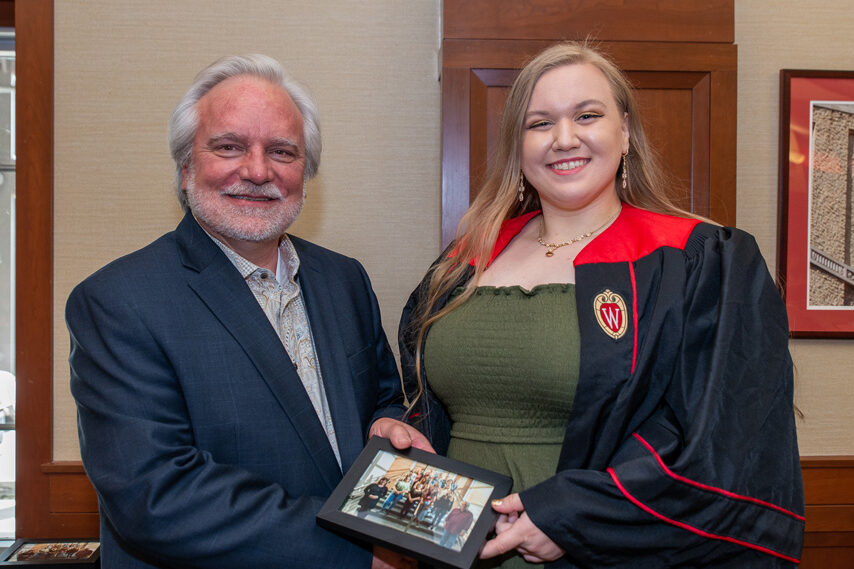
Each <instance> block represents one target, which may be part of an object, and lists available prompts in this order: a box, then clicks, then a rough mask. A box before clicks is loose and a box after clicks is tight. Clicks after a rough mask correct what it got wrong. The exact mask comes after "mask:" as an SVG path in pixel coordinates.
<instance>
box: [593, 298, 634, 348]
mask: <svg viewBox="0 0 854 569" xmlns="http://www.w3.org/2000/svg"><path fill="white" fill-rule="evenodd" d="M593 311H594V312H595V313H596V322H598V323H599V327H600V328H602V331H603V332H605V333H606V334H608V335H609V336H611V337H612V338H614V339H615V340H619V339H620V338H622V337H623V335H624V334H625V333H626V329H627V328H628V326H629V323H628V320H629V319H628V314H626V301H625V300H623V297H622V296H620V295H619V294H617V293H616V292H611V290H610V289H606V290H605V292H602V293H600V294H597V295H596V297H595V298H594V299H593Z"/></svg>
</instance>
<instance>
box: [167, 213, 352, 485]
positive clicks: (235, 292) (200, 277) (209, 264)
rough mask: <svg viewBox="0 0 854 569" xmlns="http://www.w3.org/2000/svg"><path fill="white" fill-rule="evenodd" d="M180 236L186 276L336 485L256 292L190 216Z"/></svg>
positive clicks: (318, 432) (330, 457)
mask: <svg viewBox="0 0 854 569" xmlns="http://www.w3.org/2000/svg"><path fill="white" fill-rule="evenodd" d="M178 238H179V242H180V243H181V244H182V247H183V249H182V256H183V261H184V265H185V266H186V267H188V268H189V269H191V272H190V273H189V275H188V279H187V282H188V284H189V286H190V288H191V289H193V291H194V292H195V293H196V294H197V295H198V296H199V298H201V300H202V301H203V302H204V303H205V305H206V306H207V307H208V309H210V311H211V312H213V313H214V315H215V316H216V317H217V319H218V320H219V321H220V322H221V323H222V325H223V326H224V327H225V328H226V329H227V330H228V331H229V333H230V334H231V335H232V337H233V338H234V339H235V341H237V342H238V343H239V344H240V346H241V347H242V348H243V350H244V351H245V352H246V354H247V356H248V357H249V358H250V359H251V360H252V362H253V364H254V365H255V368H256V369H257V371H258V373H259V374H260V375H261V377H262V378H263V379H264V381H265V382H266V383H267V385H268V386H269V388H270V391H272V393H273V396H274V397H275V398H276V400H277V401H278V402H279V404H280V405H281V406H282V409H283V410H284V412H285V414H286V415H287V417H288V419H289V420H290V421H291V423H292V424H293V426H294V429H295V430H296V432H297V433H299V436H300V438H301V439H302V442H303V444H304V445H305V448H306V450H307V451H308V453H309V454H310V455H311V456H312V458H313V459H314V461H315V463H316V464H317V467H318V470H319V471H320V472H321V474H322V476H323V477H324V479H325V480H326V482H327V483H328V484H329V487H330V488H334V487H335V486H336V484H337V483H338V481H339V480H340V478H341V474H340V470H339V467H338V462H337V461H336V460H335V455H334V454H333V453H332V447H330V445H329V441H328V439H327V438H326V433H325V432H324V430H323V427H322V426H321V424H320V420H319V419H318V418H317V414H316V413H315V411H314V407H313V406H312V404H311V401H310V400H309V398H308V395H307V394H306V392H305V388H304V387H303V385H302V382H301V381H300V378H299V375H298V374H297V372H296V368H294V365H293V364H292V363H291V361H290V358H289V357H288V354H287V352H286V351H285V348H284V346H282V342H281V340H279V337H278V335H277V334H276V332H275V330H273V327H272V326H271V325H270V324H269V322H268V320H267V317H266V316H265V315H264V311H263V310H261V307H260V306H259V305H258V302H257V301H256V300H255V297H254V296H253V295H252V291H250V290H249V287H248V286H247V285H246V282H245V281H244V280H243V278H242V277H241V276H240V274H239V273H238V271H237V270H236V269H235V267H234V265H232V264H231V261H229V260H228V258H227V257H226V256H225V254H223V253H222V251H220V250H219V247H217V245H216V244H215V243H214V242H213V241H211V239H210V237H208V235H207V234H206V233H205V232H204V230H202V228H201V227H199V225H198V224H197V223H196V221H195V220H194V219H193V218H192V216H191V215H190V214H187V216H185V218H184V221H182V222H181V225H179V226H178ZM259 323H260V325H259Z"/></svg>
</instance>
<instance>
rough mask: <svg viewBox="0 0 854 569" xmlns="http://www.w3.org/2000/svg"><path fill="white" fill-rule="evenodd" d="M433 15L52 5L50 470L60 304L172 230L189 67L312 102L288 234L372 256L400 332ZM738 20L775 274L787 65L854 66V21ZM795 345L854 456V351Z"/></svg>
mask: <svg viewBox="0 0 854 569" xmlns="http://www.w3.org/2000/svg"><path fill="white" fill-rule="evenodd" d="M440 4H441V3H440V0H405V1H404V0H371V1H370V2H364V1H350V0H315V1H313V2H297V1H290V2H285V1H284V0H282V1H280V2H275V3H270V2H263V1H261V0H248V1H244V2H240V3H238V4H235V3H233V2H214V1H211V0H192V1H190V0H184V1H182V2H172V1H171V0H147V1H139V0H86V1H83V0H61V1H59V2H57V3H56V166H55V180H56V187H55V212H56V213H55V230H56V235H55V255H56V259H55V285H54V286H55V291H54V293H55V311H56V318H55V340H56V346H55V372H54V375H55V386H56V387H55V394H56V397H55V403H54V406H55V416H56V417H55V422H54V457H55V459H57V460H75V459H77V458H79V452H78V448H77V439H76V430H75V419H74V404H73V401H72V400H71V398H70V395H69V394H68V369H67V364H66V359H67V357H68V337H67V333H66V332H65V325H64V322H63V318H62V314H63V307H64V304H65V299H66V298H67V296H68V293H69V291H70V290H71V288H72V287H73V286H74V284H76V283H77V282H79V281H80V280H82V279H83V278H84V277H85V276H86V275H88V274H89V273H91V272H92V271H94V270H96V269H97V268H98V267H100V266H101V265H103V264H104V263H106V262H108V261H109V260H111V259H113V258H115V257H117V256H119V255H121V254H124V253H127V252H130V251H132V250H134V249H136V248H138V247H140V246H142V245H144V244H146V243H148V242H149V241H151V240H152V239H154V238H156V237H157V236H158V235H160V234H161V233H163V232H165V231H168V230H170V229H172V228H173V227H174V225H175V224H176V223H177V221H178V219H179V217H180V213H179V209H178V207H177V205H176V204H175V202H174V199H173V198H172V194H171V184H172V164H171V162H170V160H169V157H168V152H167V148H166V134H165V131H166V120H167V118H168V115H169V113H170V112H171V109H172V107H173V105H174V104H175V102H176V101H177V100H178V98H179V97H180V96H181V94H182V93H183V92H184V91H185V90H186V88H187V86H188V84H189V82H190V80H191V78H192V76H193V75H194V74H195V72H196V71H198V70H199V69H200V68H202V67H203V66H204V65H206V64H207V63H209V62H211V61H212V60H213V59H215V58H216V57H218V56H220V55H224V54H226V53H248V52H255V51H259V52H264V53H268V54H269V55H272V56H274V57H276V58H278V59H280V60H281V61H282V62H283V63H284V64H285V65H286V67H288V68H289V69H290V70H291V72H292V73H293V74H294V75H295V76H296V77H298V78H299V79H301V80H302V81H303V82H305V83H306V84H307V85H308V86H309V87H310V88H311V89H312V91H313V92H314V93H315V95H316V97H317V98H318V100H319V103H320V108H321V115H322V119H323V129H324V146H325V148H324V154H323V161H322V165H321V174H320V176H319V177H318V178H317V179H316V180H314V181H313V182H312V183H311V184H310V186H309V196H308V201H307V204H306V209H305V211H304V212H303V214H302V216H301V217H300V219H299V221H298V222H297V224H296V225H295V227H294V228H293V230H294V232H295V233H297V234H299V235H302V236H304V237H307V238H309V239H312V240H314V241H317V242H319V243H321V244H323V245H326V246H329V247H331V248H333V249H337V250H339V251H342V252H345V253H347V254H350V255H353V256H355V257H357V258H359V259H361V260H362V261H363V262H364V264H365V266H366V267H367V269H368V272H369V273H370V275H371V277H372V279H373V282H374V287H375V289H376V290H377V294H378V296H379V299H380V303H381V306H382V309H383V313H384V323H385V326H386V330H387V331H388V332H390V333H392V334H393V333H394V329H395V327H396V322H397V318H398V312H399V310H400V307H401V306H402V304H403V302H404V300H405V297H406V295H407V294H408V293H409V291H410V289H411V288H412V287H413V286H414V285H415V284H416V282H417V280H418V279H419V277H420V276H421V274H422V273H423V271H424V270H425V268H426V266H427V265H428V264H429V262H430V261H431V260H432V258H433V257H434V256H435V254H436V252H437V251H438V247H439V215H440V213H439V211H440V210H439V207H440V202H439V187H440V177H439V174H440V171H439V103H440V91H439V83H438V81H437V69H438V47H439V34H440V27H439V26H440V12H441V5H440ZM235 6H239V8H237V9H235ZM271 6H275V9H271ZM735 15H736V43H737V44H738V45H739V85H738V87H739V96H738V112H739V126H738V211H739V216H738V225H739V226H740V227H742V228H744V229H746V230H748V231H750V232H752V233H753V234H754V235H756V237H757V240H758V241H759V244H760V247H761V248H762V251H763V253H764V254H765V256H766V258H767V259H768V262H769V266H770V268H771V270H772V271H773V270H774V259H775V254H776V231H777V212H776V203H777V137H778V132H777V129H778V100H779V87H778V84H779V69H780V68H826V69H832V68H837V69H852V68H854V60H852V58H851V55H850V54H852V53H854V36H852V34H851V33H850V30H851V27H852V24H854V21H852V16H851V12H850V6H849V5H848V2H846V1H844V0H834V1H828V0H807V1H805V0H785V1H783V2H780V1H772V0H736V14H735ZM185 21H186V22H192V24H184V23H182V22H185ZM827 38H834V40H833V42H828V41H826V40H827ZM791 347H792V354H793V357H794V359H795V363H796V366H797V372H798V387H797V403H798V405H799V406H800V408H801V409H802V410H803V412H804V413H805V415H806V417H805V419H804V420H803V421H802V422H800V425H799V427H800V440H801V451H802V453H803V454H805V455H814V454H854V421H851V420H850V419H849V415H850V413H851V409H852V408H854V395H851V393H852V391H854V390H852V389H851V385H850V383H851V382H852V381H854V378H852V377H851V375H852V374H851V372H850V370H851V369H854V349H852V348H854V343H852V341H843V340H835V341H834V340H793V341H792V346H791Z"/></svg>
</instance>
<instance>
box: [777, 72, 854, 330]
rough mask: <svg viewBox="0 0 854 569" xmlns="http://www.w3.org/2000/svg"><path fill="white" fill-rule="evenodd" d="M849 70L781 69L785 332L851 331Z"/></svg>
mask: <svg viewBox="0 0 854 569" xmlns="http://www.w3.org/2000/svg"><path fill="white" fill-rule="evenodd" d="M852 178H854V71H822V70H805V69H782V70H780V158H779V186H780V187H779V206H778V225H777V233H778V244H777V283H778V285H779V287H780V290H781V291H782V293H783V297H784V299H785V302H786V310H787V312H788V316H789V328H790V330H791V335H792V337H796V338H797V337H802V338H852V337H854V225H852V224H854V180H853V179H852Z"/></svg>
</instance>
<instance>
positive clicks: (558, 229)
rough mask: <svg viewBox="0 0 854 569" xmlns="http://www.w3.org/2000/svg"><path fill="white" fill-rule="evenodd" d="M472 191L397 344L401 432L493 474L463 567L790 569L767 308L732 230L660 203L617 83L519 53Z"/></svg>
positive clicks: (781, 433) (551, 56) (787, 439)
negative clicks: (485, 529) (495, 493)
mask: <svg viewBox="0 0 854 569" xmlns="http://www.w3.org/2000/svg"><path fill="white" fill-rule="evenodd" d="M477 190H478V191H477V192H476V197H475V199H474V201H473V203H472V205H471V207H470V208H469V210H468V212H467V213H466V214H465V215H464V216H463V218H462V221H461V222H460V225H459V228H458V231H457V238H456V239H455V241H454V242H453V243H451V245H450V246H449V247H448V248H447V249H446V251H445V252H444V253H443V254H442V255H441V257H440V258H439V259H438V260H437V261H436V262H435V264H434V265H433V266H432V267H431V268H430V269H429V271H428V273H427V275H426V276H425V278H424V280H423V281H422V282H421V284H420V285H419V286H418V287H417V288H416V289H415V291H414V292H413V294H412V296H411V297H410V299H409V301H408V303H407V305H406V307H405V308H404V310H403V314H402V318H401V324H400V336H399V337H400V353H401V363H402V368H403V374H404V383H405V387H406V390H407V393H408V395H409V397H410V400H411V401H413V402H414V403H413V407H412V414H411V417H412V421H413V423H414V424H417V425H419V426H420V427H421V428H423V429H424V430H425V432H426V433H427V434H428V435H429V437H430V438H431V441H432V442H433V445H434V447H435V448H436V450H437V451H438V452H440V453H446V454H447V455H448V456H450V457H452V458H457V459H462V460H466V461H468V462H471V463H474V464H477V465H478V466H482V467H485V468H488V469H492V470H495V471H498V472H502V473H504V474H508V475H510V476H512V478H513V481H514V489H513V493H512V494H511V495H509V496H507V497H506V498H504V499H503V500H498V501H496V502H495V503H494V504H493V508H494V509H495V510H496V511H498V512H500V513H501V514H502V516H501V518H500V519H499V522H498V525H497V530H496V531H497V536H496V537H495V538H494V539H492V540H491V541H489V542H487V544H486V545H485V546H484V548H483V550H482V553H481V556H482V557H483V558H494V557H500V558H501V559H503V563H502V564H501V567H518V568H523V567H525V568H528V567H531V565H529V563H535V564H543V563H548V566H549V567H567V568H572V567H610V568H625V569H628V568H631V569H637V568H647V567H649V568H653V567H655V568H659V567H669V568H672V567H716V568H744V567H769V568H770V567H794V566H795V564H796V563H797V562H798V560H799V557H800V551H801V545H802V541H803V529H804V517H803V514H804V502H803V489H802V482H801V475H800V464H799V460H798V449H797V440H796V433H795V411H794V406H793V372H792V361H791V358H790V355H789V352H788V326H787V319H786V311H785V308H784V306H783V303H782V301H781V298H780V295H779V293H778V292H777V290H776V288H775V286H774V283H773V281H772V279H771V277H770V275H769V274H768V270H767V267H766V265H765V262H764V260H763V259H762V256H761V254H760V252H759V249H758V247H757V245H756V242H755V240H754V239H753V238H752V237H751V236H750V235H748V234H747V233H745V232H743V231H740V230H738V229H735V228H731V227H721V226H719V225H717V224H715V223H712V222H709V221H707V220H704V219H701V218H698V217H697V216H694V215H692V214H690V213H688V212H685V211H682V210H680V209H679V208H677V207H676V206H674V205H673V203H672V202H671V200H670V198H669V197H668V196H669V195H671V192H672V191H673V188H672V187H671V185H669V183H668V181H667V178H666V177H664V176H663V175H662V171H661V168H660V166H659V165H658V163H657V161H656V159H655V157H654V154H653V152H652V150H651V149H650V148H649V145H648V143H647V141H646V137H645V135H644V130H643V119H642V117H641V116H640V114H639V112H638V105H637V104H636V102H635V100H634V96H633V94H632V89H631V86H630V84H629V81H628V80H627V79H626V77H625V75H624V74H623V73H622V72H621V71H620V70H619V69H618V68H617V66H616V65H615V64H614V63H613V62H612V61H611V60H610V59H608V58H607V57H606V56H604V55H603V54H602V53H601V52H599V51H598V50H596V49H595V48H593V47H591V46H590V45H587V44H584V43H572V42H570V43H561V44H558V45H555V46H552V47H550V48H548V49H546V50H544V51H543V52H541V53H540V54H539V55H537V56H536V57H534V58H533V59H532V60H531V61H530V62H529V63H528V64H527V65H526V66H525V67H524V68H523V69H522V70H521V72H520V74H519V75H518V77H517V79H516V80H515V82H514V83H513V86H512V87H511V89H510V92H509V95H508V99H507V103H506V106H505V110H504V114H503V116H502V118H501V123H500V126H499V132H498V141H497V148H496V153H495V155H494V157H493V159H492V162H491V163H490V166H489V170H488V172H487V175H486V176H485V181H484V182H483V184H482V186H481V187H480V188H478V189H477ZM472 193H473V194H475V192H472ZM450 518H451V514H449V515H448V516H447V517H446V519H445V522H444V523H445V526H446V527H447V524H448V523H449V522H448V520H449V519H450ZM493 563H494V560H492V559H490V560H489V566H494V565H493Z"/></svg>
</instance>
